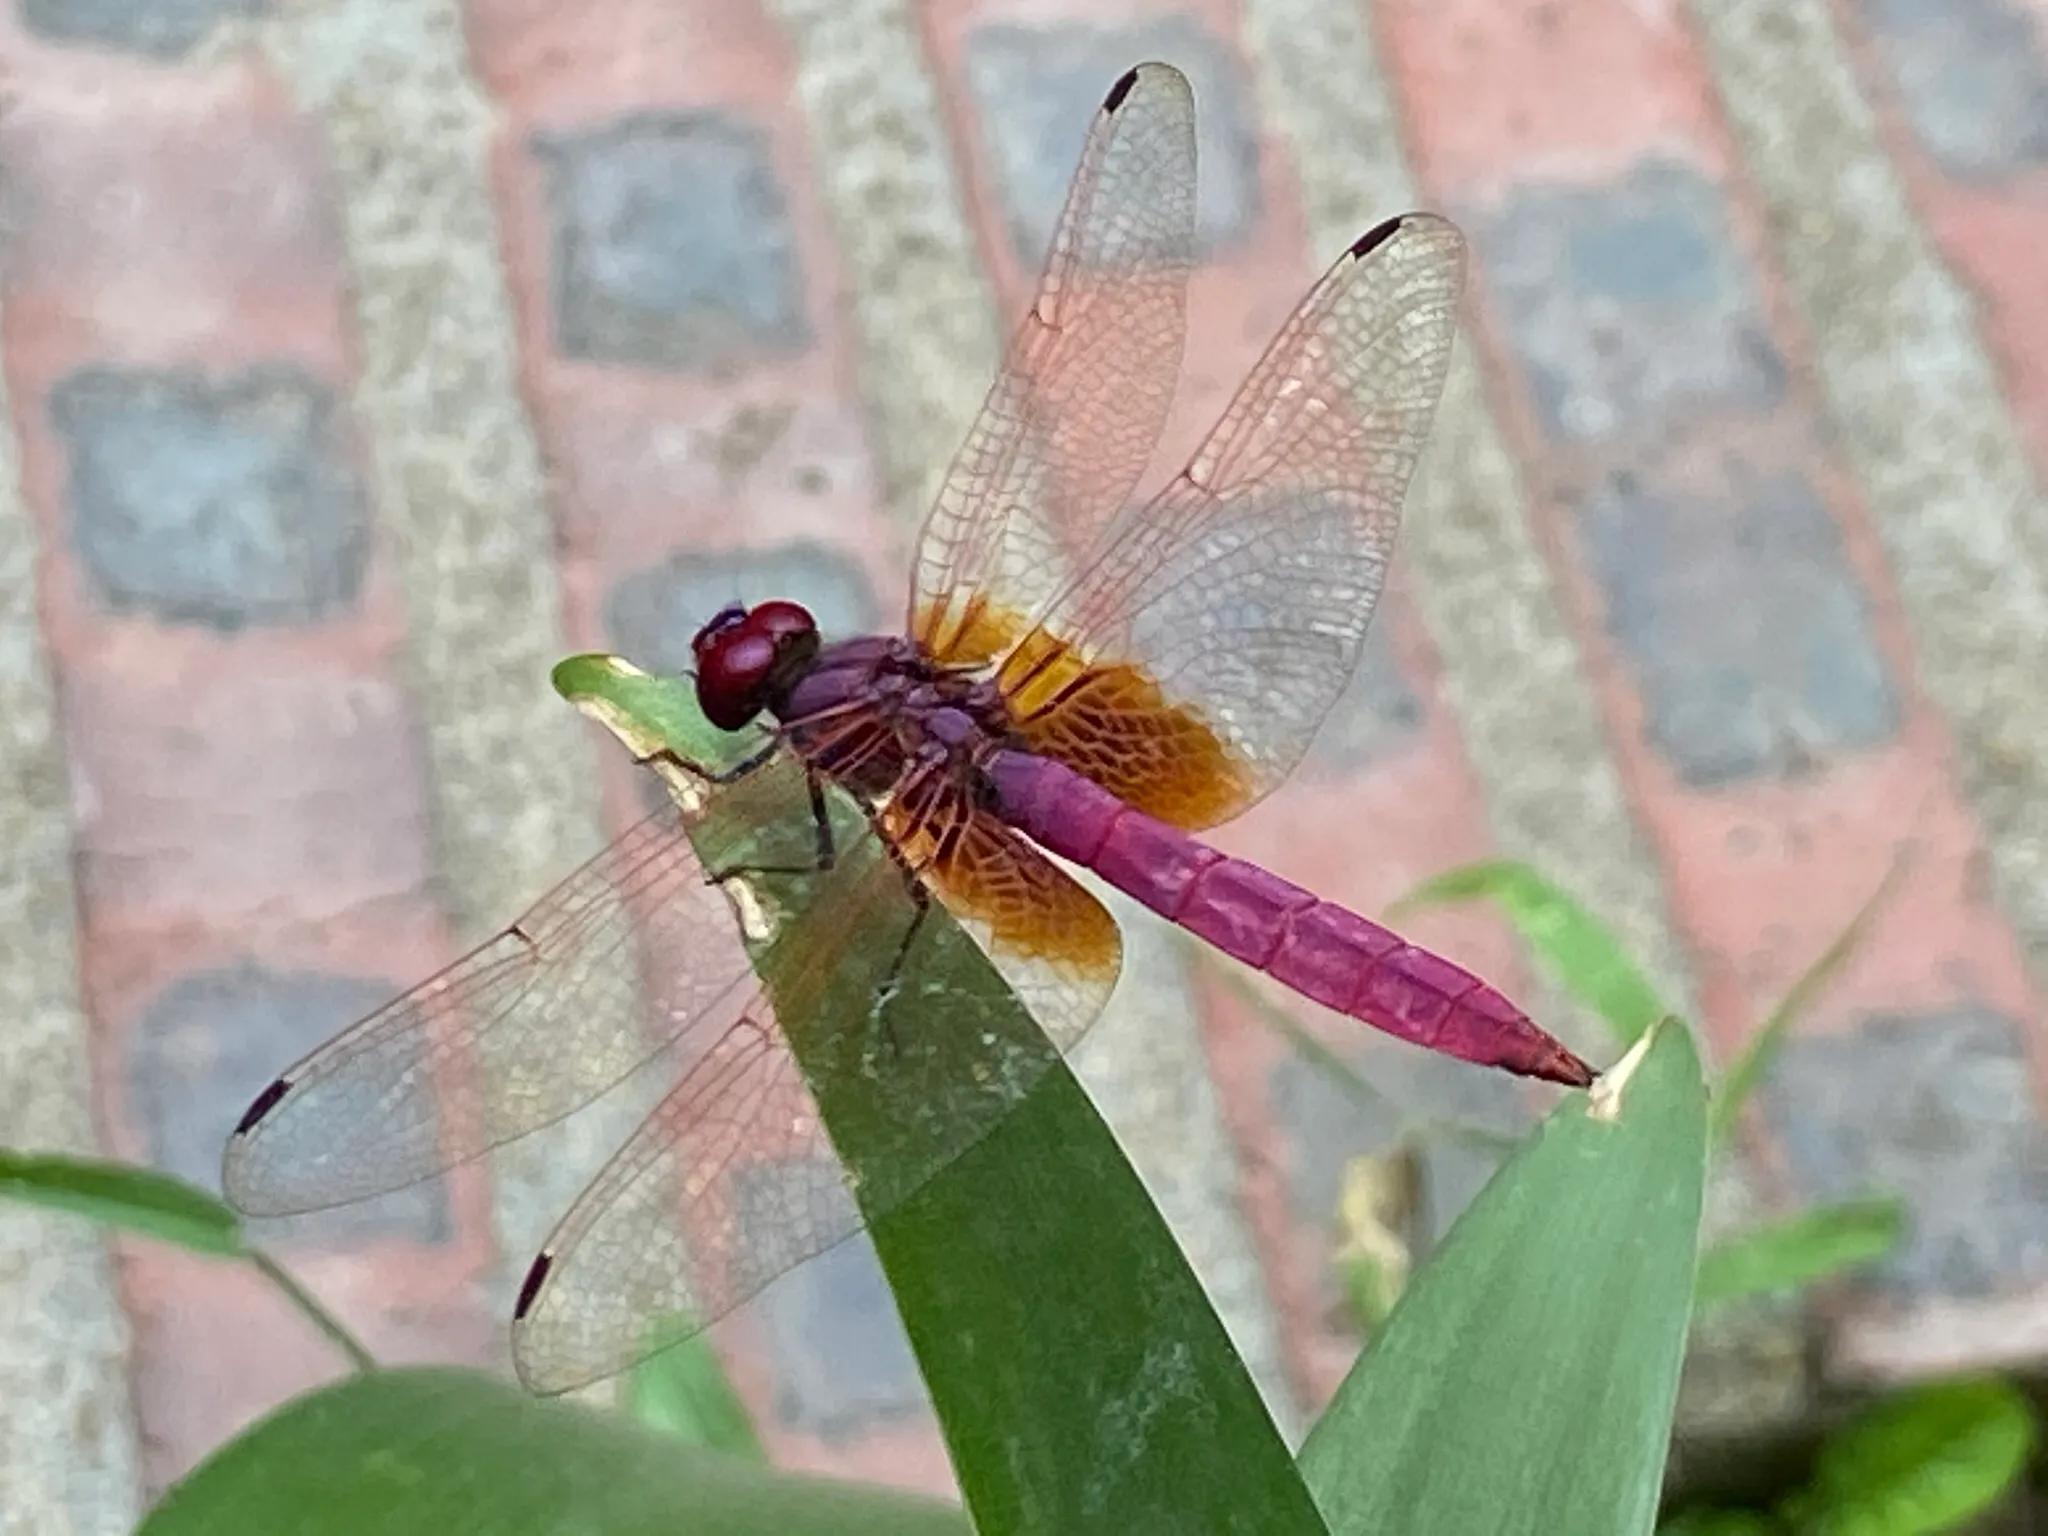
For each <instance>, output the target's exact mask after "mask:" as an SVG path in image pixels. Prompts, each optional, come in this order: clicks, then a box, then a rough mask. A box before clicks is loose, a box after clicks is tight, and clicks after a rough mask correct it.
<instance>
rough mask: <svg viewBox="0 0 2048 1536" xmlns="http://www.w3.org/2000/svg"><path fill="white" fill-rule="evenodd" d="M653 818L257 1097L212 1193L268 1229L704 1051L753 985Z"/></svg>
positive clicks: (412, 1178) (683, 851)
mask: <svg viewBox="0 0 2048 1536" xmlns="http://www.w3.org/2000/svg"><path fill="white" fill-rule="evenodd" d="M684 824H685V814H684V812H683V811H682V809H681V808H680V807H679V806H670V807H668V808H665V809H664V810H661V811H659V812H657V813H655V814H654V815H652V816H649V817H648V818H647V819H646V820H644V821H642V822H641V823H640V824H639V825H637V826H636V827H634V828H633V829H632V830H631V831H630V832H628V833H627V834H626V835H625V836H624V837H622V838H620V839H619V840H618V841H617V842H616V843H614V844H613V845H612V846H611V847H610V848H608V849H606V850H605V851H604V852H603V853H601V854H599V855H598V856H597V857H596V858H595V859H593V860H591V861H590V862H589V863H588V864H586V865H584V866H583V868H581V869H579V870H578V871H577V872H576V873H575V874H573V875H571V876H570V877H569V878H568V879H567V880H565V881H563V882H562V884H560V885H559V886H557V887H556V888H555V889H554V890H553V891H552V892H550V893H549V894H548V895H547V896H546V897H545V898H543V899H542V900H541V901H540V903H539V904H538V905H536V906H535V907H534V908H533V909H532V910H531V911H529V912H528V913H527V914H526V915H525V916H524V917H522V918H520V920H519V921H518V922H516V923H514V924H513V925H512V926H511V927H510V928H507V929H506V930H504V931H503V932H502V933H500V934H498V935H497V937H495V938H493V939H491V940H489V941H488V942H486V943H484V944H483V945H481V946H479V947H478V948H477V949H475V950H472V951H471V952H470V953H469V954H467V955H465V956H463V957H462V958H461V959H460V960H458V961H456V962H455V963H454V964H453V965H451V966H449V967H448V968H447V969H446V970H444V971H442V972H441V973H440V974H439V975H436V976H433V977H431V978H429V979H428V980H427V981H425V982H423V983H421V984H420V985H419V986H417V987H414V988H413V989H412V990H411V991H410V992H407V993H406V994H405V995H404V996H402V997H399V998H397V999H395V1000H394V1001H392V1002H390V1003H387V1004H386V1005H385V1006H384V1007H382V1008H380V1009H378V1010H377V1012H375V1013H373V1014H371V1015H370V1016H369V1017H368V1018H366V1019H363V1020H362V1021H361V1022H359V1023H357V1024H356V1025H354V1026H353V1027H352V1028H350V1029H348V1030H347V1031H345V1032H344V1033H343V1034H341V1035H339V1036H337V1037H336V1038H335V1039H333V1040H331V1041H329V1042H328V1043H327V1044H326V1045H324V1046H322V1047H321V1048H320V1049H319V1050H317V1051H315V1052H313V1054H312V1055H310V1056H308V1057H306V1059H305V1060H303V1061H301V1062H300V1063H299V1064H298V1065H296V1066H294V1067H293V1068H291V1069H290V1070H289V1071H288V1072H286V1073H285V1074H284V1076H283V1077H281V1078H279V1079H278V1080H277V1082H275V1083H273V1084H272V1085H271V1086H270V1087H269V1088H267V1089H266V1090H264V1092H263V1094H262V1095H261V1096H259V1097H258V1099H257V1100H256V1102H255V1103H254V1104H252V1105H251V1106H250V1109H249V1112H248V1113H247V1114H246V1115H244V1117H243V1120H242V1124H241V1125H240V1127H238V1128H237V1130H236V1132H235V1134H234V1135H233V1137H232V1138H230V1140H229V1142H228V1147H227V1153H226V1158H225V1162H224V1165H223V1169H222V1186H223V1188H224V1189H225V1191H226V1193H227V1197H228V1199H229V1201H230V1202H232V1203H233V1204H234V1205H235V1206H236V1207H237V1208H238V1209H240V1210H242V1211H245V1212H247V1213H249V1214H251V1215H262V1216H271V1215H285V1214H290V1213H294V1212H299V1211H308V1210H317V1209H320V1208H323V1207H326V1206H331V1205H341V1204H345V1203H347V1202H349V1201H352V1200H360V1199H364V1198H366V1197H368V1196H371V1195H375V1194H381V1193H383V1192H384V1191H386V1190H391V1189H397V1188H400V1187H402V1186H404V1185H407V1184H411V1183H414V1182H416V1181H418V1180H420V1179H423V1178H426V1177H428V1176H429V1175H431V1174H433V1173H436V1172H438V1171H440V1170H442V1169H445V1168H449V1167H452V1166H454V1165H455V1164H457V1163H461V1162H464V1161H467V1160H468V1159H470V1158H473V1157H476V1156H477V1155H479V1154H480V1153H482V1152H484V1151H486V1150H488V1149H489V1148H491V1147H495V1146H499V1145H502V1144H503V1143H505V1142H508V1141H511V1140H513V1139H515V1138H516V1137H519V1136H523V1135H525V1134H526V1133H527V1132H529V1131H533V1130H537V1129H538V1128H540V1127H541V1126H544V1125H547V1124H549V1123H551V1122H553V1121H555V1120H558V1119H560V1118H561V1117H562V1116H564V1115H566V1114H569V1113H570V1112H571V1111H573V1110H575V1109H577V1108H579V1107H581V1106H582V1105H584V1104H587V1103H589V1102H590V1101H591V1100H592V1099H595V1098H596V1097H597V1096H598V1095H599V1094H601V1093H602V1092H604V1090H606V1089H607V1088H610V1087H612V1086H613V1085H614V1084H616V1083H618V1082H620V1081H621V1080H622V1079H624V1078H625V1077H627V1076H628V1075H630V1074H631V1073H632V1072H633V1071H634V1069H636V1068H637V1067H639V1066H641V1065H642V1064H644V1063H646V1062H647V1061H649V1060H651V1059H652V1058H653V1057H655V1056H656V1055H658V1054H660V1053H661V1052H662V1051H663V1049H665V1048H666V1047H668V1046H670V1045H671V1044H672V1043H674V1042H675V1041H677V1040H678V1039H679V1038H680V1037H683V1036H685V1035H686V1034H691V1033H694V1032H697V1031H703V1032H706V1033H709V1034H710V1035H712V1036H713V1037H716V1036H717V1035H718V1034H721V1033H722V1032H723V1031H724V1029H725V1028H726V1027H727V1026H728V1025H730V1024H731V1022H732V1020H733V1018H734V1017H735V1016H736V1015H737V1011H738V1009H739V1008H740V1007H741V1006H742V1005H743V1004H744V1003H745V1001H746V999H747V998H748V997H749V996H750V995H751V992H752V988H751V986H750V985H749V983H750V982H751V980H752V971H751V968H750V966H749V964H748V961H747V954H746V950H745V948H744V947H743V946H742V945H741V943H740V941H739V937H738V935H737V933H736V932H735V931H734V927H733V914H732V911H731V908H730V906H729V904H728V902H727V900H726V898H725V896H724V895H722V894H721V892H720V890H719V888H718V887H716V886H714V885H712V884H710V883H708V882H707V881H706V879H705V875H704V871H703V869H702V867H701V866H700V865H699V864H698V862H697V858H696V856H695V854H694V853H693V852H692V850H691V845H690V840H689V838H688V836H687V835H686V833H685V831H684Z"/></svg>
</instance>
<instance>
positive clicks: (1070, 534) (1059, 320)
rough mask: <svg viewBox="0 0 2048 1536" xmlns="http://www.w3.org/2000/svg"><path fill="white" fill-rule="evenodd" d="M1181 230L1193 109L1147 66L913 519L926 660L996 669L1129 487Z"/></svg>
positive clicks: (1107, 116) (1176, 331) (1190, 206)
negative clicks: (963, 431)
mask: <svg viewBox="0 0 2048 1536" xmlns="http://www.w3.org/2000/svg"><path fill="white" fill-rule="evenodd" d="M1194 231H1195V129H1194V97H1193V95H1192V93H1191V92H1190V91H1189V89H1188V83H1187V80H1186V78H1185V77H1183V76H1182V75H1181V73H1180V72H1179V71H1178V70H1175V69H1173V68H1171V67H1169V66H1167V65H1164V64H1143V65H1140V66H1139V67H1138V68H1136V69H1134V70H1132V71H1131V72H1130V73H1129V74H1127V75H1125V76H1124V77H1123V78H1122V79H1120V80H1119V81H1118V82H1117V83H1116V85H1115V86H1114V87H1113V88H1112V89H1111V90H1110V92H1109V95H1108V97H1107V98H1106V99H1105V100H1104V102H1103V106H1102V110H1101V112H1100V113H1099V114H1098V116H1097V117H1096V120H1095V124H1094V127H1093V128H1092V129H1091V130H1090V132H1089V135H1088V142H1087V146H1086V148H1085V149H1084V150H1083V151H1082V155H1081V164H1080V168H1079V169H1078V170H1077V171H1076V172H1075V175H1074V183H1073V187H1072V190H1071V191H1069V193H1068V194H1067V202H1066V207H1065V211H1064V212H1063V213H1062V214H1061V216H1060V222H1059V225H1058V228H1057V229H1056V231H1055V232H1054V235H1053V244H1052V250H1051V253H1050V255H1049V256H1048V257H1047V261H1046V268H1045V274H1044V276H1043V277H1042V278H1041V279H1040V282H1039V288H1038V294H1037V297H1036V299H1035V300H1034V301H1033V303H1032V306H1031V310H1030V313H1029V314H1027V315H1026V316H1025V318H1024V323H1023V325H1022V326H1021V327H1020V328H1019V330H1018V331H1017V333H1016V335H1015V337H1014V338H1013V339H1012V340H1011V343H1010V347H1009V350H1008V352H1007V353H1006V354H1005V356H1004V359H1003V364H1002V368H1001V371H1000V372H999V373H998V374H997V376H996V380H995V384H994V386H993V387H992V388H991V389H990V391H989V395H988V399H987V401H986V402H985V403H984V404H983V406H982V409H981V414H980V415H979V416H978V417H977V418H976V419H975V421H974V424H973V426H972V427H971V428H970V429H969V430H968V434H967V440H966V442H965V443H964V444H963V445H962V446H961V449H960V452H959V454H958V456H957V457H956V458H955V459H954V461H953V465H952V468H951V469H950V470H949V471H948V473H947V476H946V480H945V483H944V485H943V486H942V487H941V489H940V491H939V495H938V500H937V501H936V502H935V504H934V505H933V507H932V510H931V513H930V515H929V516H928V517H927V518H926V520H925V525H924V531H923V533H922V534H921V535H920V537H919V542H918V550H917V561H916V566H915V569H914V575H913V580H912V584H911V609H910V615H909V631H910V633H911V634H912V635H914V636H915V637H916V638H917V639H918V640H919V641H921V642H922V643H923V645H924V647H925V649H926V650H927V651H928V652H930V653H931V654H932V655H933V656H935V657H937V658H938V659H940V660H942V661H951V662H962V663H965V662H978V661H986V660H989V659H991V658H993V657H994V656H995V655H997V654H998V653H999V652H1000V651H1001V650H1002V649H1003V648H1004V647H1005V646H1007V645H1008V644H1009V643H1010V642H1011V641H1013V640H1014V639H1015V638H1016V635H1017V634H1018V633H1019V632H1020V631H1021V630H1022V628H1023V627H1024V624H1025V623H1026V621H1027V619H1028V617H1029V616H1030V615H1031V614H1033V613H1035V612H1036V611H1037V610H1038V608H1039V606H1040V605H1041V604H1042V603H1043V602H1044V600H1045V599H1046V598H1048V597H1050V596H1051V595H1052V593H1053V592H1054V591H1055V590H1056V589H1057V587H1058V585H1059V582H1060V580H1061V579H1062V577H1063V574H1064V573H1065V572H1067V571H1068V570H1070V569H1072V562H1073V560H1074V559H1075V558H1076V557H1077V556H1079V555H1081V554H1082V553H1083V552H1084V551H1085V550H1086V549H1088V547H1089V546H1090V545H1091V544H1092V543H1093V542H1094V541H1095V538H1096V536H1097V535H1098V534H1099V533H1100V532H1101V530H1102V529H1103V527H1104V526H1105V525H1107V523H1108V522H1109V520H1110V519H1111V518H1112V517H1113V516H1114V515H1115V514H1116V512H1117V511H1118V509H1120V508H1121V507H1122V506H1123V504H1124V501H1125V499H1126V498H1127V497H1128V496H1129V495H1130V493H1131V490H1132V488H1133V487H1134V486H1135V485H1136V484H1137V481H1138V476H1139V475H1140V474H1141V473H1142V472H1143V471H1144V468H1145V464H1146V461H1147V460H1148V459H1149V458H1150V457H1151V453H1152V449H1153V446H1154V444H1155V443H1156V442H1157V441H1158V438H1159V432H1160V429H1161V428H1162V427H1163V426H1164V425H1165V422H1166V413H1167V409H1168V407H1169V406H1170V405H1171V404H1172V401H1173V390H1174V384H1175V381H1176V379H1177V377H1178V374H1179V372H1180V354H1181V336H1182V328H1183V320H1184V312H1185V307H1186V287H1187V278H1188V271H1189V268H1190V267H1191V266H1192V264H1193V260H1194V254H1193V253H1194V243H1195V233H1194Z"/></svg>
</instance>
